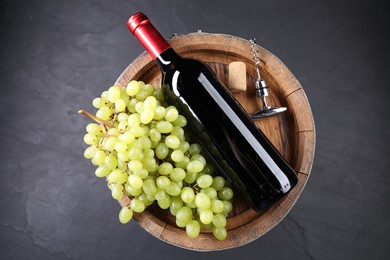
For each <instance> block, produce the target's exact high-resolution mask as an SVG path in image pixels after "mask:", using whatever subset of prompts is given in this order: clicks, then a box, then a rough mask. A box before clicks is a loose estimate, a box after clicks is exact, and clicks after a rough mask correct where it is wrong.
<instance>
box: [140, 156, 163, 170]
mask: <svg viewBox="0 0 390 260" xmlns="http://www.w3.org/2000/svg"><path fill="white" fill-rule="evenodd" d="M142 164H143V166H144V168H145V169H146V170H147V171H148V172H156V171H157V170H158V166H159V165H158V164H157V162H156V159H154V158H144V159H142Z"/></svg>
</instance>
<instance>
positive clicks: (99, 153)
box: [93, 150, 106, 165]
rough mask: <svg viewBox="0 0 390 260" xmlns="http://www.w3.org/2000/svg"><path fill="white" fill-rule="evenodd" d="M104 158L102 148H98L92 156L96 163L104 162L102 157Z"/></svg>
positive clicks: (104, 154)
mask: <svg viewBox="0 0 390 260" xmlns="http://www.w3.org/2000/svg"><path fill="white" fill-rule="evenodd" d="M105 158H106V153H105V152H103V151H102V150H98V151H96V152H95V155H94V156H93V160H94V161H95V163H96V164H97V165H102V164H103V163H104V159H105Z"/></svg>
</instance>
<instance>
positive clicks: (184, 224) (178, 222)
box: [176, 213, 188, 228]
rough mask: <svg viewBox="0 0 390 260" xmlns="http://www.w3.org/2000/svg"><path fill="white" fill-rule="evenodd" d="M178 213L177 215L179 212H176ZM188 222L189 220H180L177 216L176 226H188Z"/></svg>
mask: <svg viewBox="0 0 390 260" xmlns="http://www.w3.org/2000/svg"><path fill="white" fill-rule="evenodd" d="M176 215H177V213H176ZM187 223H188V221H184V220H179V219H177V218H176V226H178V227H181V228H184V227H186V225H187Z"/></svg>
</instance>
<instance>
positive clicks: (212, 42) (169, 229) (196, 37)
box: [116, 33, 315, 251]
mask: <svg viewBox="0 0 390 260" xmlns="http://www.w3.org/2000/svg"><path fill="white" fill-rule="evenodd" d="M170 44H171V45H172V47H173V48H174V49H175V51H176V52H177V53H179V54H180V55H181V56H183V57H188V58H195V59H199V60H201V61H203V62H205V63H207V64H208V65H209V66H210V67H211V69H212V70H214V72H215V73H216V74H217V76H218V77H219V79H220V80H221V81H222V82H223V83H224V84H225V85H227V84H228V79H229V75H228V65H229V64H230V63H231V62H235V61H241V62H244V63H245V64H246V68H247V71H246V76H247V80H246V82H247V90H246V91H240V92H236V93H234V95H235V97H236V98H237V100H238V101H239V102H240V103H241V104H242V106H243V107H244V109H245V110H246V111H247V112H248V113H249V114H252V113H253V112H255V111H257V110H258V109H259V108H260V104H258V100H257V98H256V95H255V80H256V78H257V74H256V70H255V67H254V65H253V64H254V61H253V59H252V53H251V51H250V46H251V44H250V42H249V41H247V40H244V39H241V38H238V37H235V36H231V35H225V34H210V33H192V34H187V35H180V36H175V37H173V38H172V39H170ZM256 47H257V49H258V51H259V58H260V61H261V62H260V71H261V75H262V78H263V80H265V81H266V82H267V84H268V87H269V92H270V96H268V103H269V104H270V105H272V106H284V107H287V111H286V112H284V113H282V114H280V115H277V116H274V117H270V118H264V119H257V120H255V122H256V124H257V125H258V126H259V128H260V129H261V130H262V131H263V133H264V134H265V135H266V136H267V137H268V138H269V140H270V141H271V142H272V143H273V144H274V145H275V147H276V148H277V149H278V150H279V152H280V153H281V154H282V155H283V156H284V158H285V159H286V160H287V161H288V162H289V164H290V165H291V166H292V167H293V168H294V169H295V171H296V172H297V174H298V185H297V186H296V187H295V188H294V189H293V190H292V191H291V192H290V193H289V194H288V195H287V196H285V197H284V198H283V199H282V200H280V201H279V202H278V203H276V204H275V205H274V206H272V207H271V208H270V209H269V210H267V211H265V212H256V211H254V210H252V209H251V208H250V207H249V205H248V204H247V203H246V202H245V201H243V200H242V199H240V197H239V196H237V198H236V200H235V202H234V210H233V212H232V213H231V214H230V215H229V217H228V222H227V227H226V228H227V231H228V236H227V238H226V239H225V240H224V241H219V240H217V239H216V238H214V237H213V235H212V233H210V232H201V234H200V235H199V237H197V238H195V239H192V238H189V237H187V235H186V232H185V230H184V229H181V228H178V227H177V226H176V225H175V219H174V216H172V215H171V214H170V213H169V212H168V211H166V210H161V209H159V208H158V206H153V205H151V206H149V207H148V209H147V210H146V211H145V212H143V213H142V214H136V213H135V214H134V219H135V220H136V221H137V222H138V223H139V225H140V226H141V227H143V228H144V229H145V230H146V231H148V232H149V233H150V234H152V235H153V236H155V237H157V238H159V239H161V240H163V241H165V242H167V243H170V244H172V245H175V246H178V247H182V248H186V249H191V250H197V251H213V250H223V249H228V248H234V247H239V246H242V245H245V244H247V243H249V242H251V241H253V240H255V239H257V238H259V237H261V236H262V235H264V234H265V233H267V232H268V231H269V230H271V229H272V228H273V227H275V226H276V225H277V224H278V223H279V222H280V221H281V220H282V219H283V218H284V217H285V216H286V214H287V213H288V212H289V211H290V209H291V208H292V207H293V206H294V204H295V202H296V201H297V200H298V198H299V196H300V194H301V192H302V190H303V189H304V187H305V184H306V182H307V180H308V177H309V175H310V171H311V168H312V164H313V159H314V149H315V126H314V120H313V116H312V112H311V108H310V105H309V102H308V100H307V98H306V95H305V92H304V90H303V88H302V86H301V85H300V84H299V82H298V80H297V79H296V78H295V77H294V75H293V74H292V73H291V72H290V70H289V69H288V68H287V67H286V66H285V65H284V64H283V63H282V62H281V61H280V60H279V59H278V58H277V57H275V56H274V55H273V54H272V53H270V52H269V51H267V50H265V49H264V48H262V47H260V46H258V45H257V46H256ZM133 79H134V80H142V81H144V82H147V83H151V84H153V85H155V86H160V84H161V73H160V70H159V68H158V67H157V65H156V64H155V62H154V61H153V60H152V59H151V58H150V56H149V55H148V54H147V53H146V52H144V53H142V54H141V55H140V56H138V57H137V58H136V59H135V60H134V61H133V62H132V63H131V64H130V65H129V66H128V67H127V68H126V69H125V70H124V71H123V73H122V74H121V75H120V76H119V78H118V79H117V81H116V84H117V85H119V86H122V87H125V86H126V85H127V83H128V82H129V81H130V80H133ZM199 102H201V100H200V101H199ZM236 194H237V192H236ZM120 204H121V205H122V206H126V205H128V204H129V198H128V197H124V198H122V199H121V200H120ZM134 239H136V238H135V237H134Z"/></svg>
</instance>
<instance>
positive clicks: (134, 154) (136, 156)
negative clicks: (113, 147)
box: [127, 146, 143, 160]
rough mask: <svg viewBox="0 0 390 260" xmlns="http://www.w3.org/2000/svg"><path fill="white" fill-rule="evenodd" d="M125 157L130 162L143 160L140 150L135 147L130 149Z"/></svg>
mask: <svg viewBox="0 0 390 260" xmlns="http://www.w3.org/2000/svg"><path fill="white" fill-rule="evenodd" d="M127 156H128V157H129V159H130V160H142V159H143V153H142V149H141V148H138V147H136V146H134V147H130V149H129V152H128V153H127Z"/></svg>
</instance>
